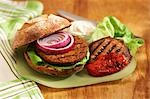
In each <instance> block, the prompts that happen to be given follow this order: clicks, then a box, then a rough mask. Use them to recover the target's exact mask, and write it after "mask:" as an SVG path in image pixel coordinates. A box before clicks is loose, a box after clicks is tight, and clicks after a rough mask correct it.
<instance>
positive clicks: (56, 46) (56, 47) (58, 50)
mask: <svg viewBox="0 0 150 99" xmlns="http://www.w3.org/2000/svg"><path fill="white" fill-rule="evenodd" d="M60 34H61V35H62V34H63V35H65V37H64V39H65V40H64V39H63V40H61V38H57V36H59V35H60ZM50 36H52V35H50ZM67 36H68V37H67ZM54 37H56V38H57V39H55V38H54ZM48 38H49V39H50V38H51V37H48ZM62 38H63V37H62ZM68 38H69V39H68ZM60 40H61V41H60ZM46 41H48V40H46ZM52 41H53V42H52V44H50V45H51V46H48V44H49V43H48V44H47V43H44V41H43V42H40V41H37V44H36V46H37V47H38V48H39V49H40V50H41V51H43V52H45V53H46V54H62V53H65V52H68V51H70V50H71V49H72V48H73V45H74V38H73V36H72V35H70V34H68V33H62V32H61V33H58V35H55V36H53V37H52ZM57 41H60V42H61V43H60V42H59V43H58V42H57ZM68 41H69V42H68ZM66 42H67V43H66ZM52 45H53V47H52ZM64 45H65V46H64ZM60 46H61V47H60Z"/></svg>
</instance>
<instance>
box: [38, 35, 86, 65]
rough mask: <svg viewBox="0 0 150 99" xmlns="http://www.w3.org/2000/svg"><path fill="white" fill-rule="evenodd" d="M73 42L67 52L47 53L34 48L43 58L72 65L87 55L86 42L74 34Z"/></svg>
mask: <svg viewBox="0 0 150 99" xmlns="http://www.w3.org/2000/svg"><path fill="white" fill-rule="evenodd" d="M74 39H75V42H74V43H75V44H74V47H73V49H72V50H70V51H69V52H67V53H63V54H57V55H50V54H49V55H48V54H45V53H44V52H42V51H41V50H40V49H38V48H36V52H37V54H38V55H39V56H41V58H43V60H45V61H47V62H49V63H51V64H56V65H73V64H75V63H77V62H79V61H81V60H82V59H83V58H84V57H85V56H86V55H87V51H88V50H87V49H88V44H87V43H86V41H85V40H84V39H82V38H80V37H78V36H74Z"/></svg>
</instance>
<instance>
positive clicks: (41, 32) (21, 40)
mask: <svg viewBox="0 0 150 99" xmlns="http://www.w3.org/2000/svg"><path fill="white" fill-rule="evenodd" d="M68 26H70V22H69V21H68V20H67V19H65V18H62V17H59V16H56V15H53V14H50V15H49V16H48V15H42V16H40V17H37V18H35V19H32V20H30V21H28V22H26V23H25V24H24V26H23V28H22V29H21V30H19V31H18V32H17V33H16V35H15V39H14V42H13V44H12V47H13V49H15V48H19V47H20V46H23V45H26V44H28V43H31V42H33V41H35V40H37V39H39V38H42V37H44V36H47V35H49V34H52V33H54V32H56V31H58V30H61V29H63V28H65V27H68Z"/></svg>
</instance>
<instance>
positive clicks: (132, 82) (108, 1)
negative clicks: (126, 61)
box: [39, 0, 150, 99]
mask: <svg viewBox="0 0 150 99" xmlns="http://www.w3.org/2000/svg"><path fill="white" fill-rule="evenodd" d="M41 1H42V2H43V4H44V13H47V14H49V13H55V12H56V11H57V10H58V9H63V10H65V11H68V12H72V13H74V14H77V15H80V16H83V17H86V18H89V19H92V20H96V21H99V20H102V19H103V17H105V16H108V15H113V16H116V17H117V18H118V19H120V20H121V22H123V23H124V24H126V26H128V28H130V30H131V31H133V33H134V34H135V35H137V36H140V37H142V38H143V39H144V40H145V44H144V45H143V46H142V47H141V48H140V49H139V50H138V53H137V55H136V58H137V68H136V70H135V72H134V73H132V74H131V75H130V76H128V77H126V78H124V79H122V80H118V81H113V82H107V83H100V84H96V85H91V86H85V87H79V88H70V89H55V88H48V87H45V86H43V85H39V87H40V89H41V91H42V94H43V95H44V97H45V99H150V0H41Z"/></svg>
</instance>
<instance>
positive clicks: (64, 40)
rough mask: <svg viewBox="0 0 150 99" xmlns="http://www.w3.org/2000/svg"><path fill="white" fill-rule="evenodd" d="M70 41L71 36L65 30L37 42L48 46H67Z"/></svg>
mask: <svg viewBox="0 0 150 99" xmlns="http://www.w3.org/2000/svg"><path fill="white" fill-rule="evenodd" d="M69 42H70V37H69V35H68V34H67V33H64V32H60V33H57V34H52V35H50V36H48V37H45V38H43V39H39V40H37V43H38V44H39V45H40V46H47V47H50V48H61V47H65V46H66V45H67V44H68V43H69Z"/></svg>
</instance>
